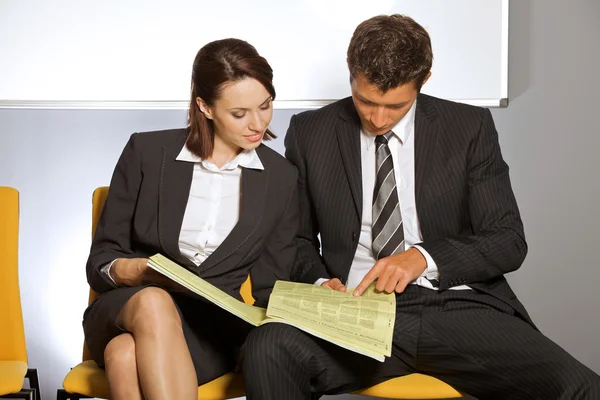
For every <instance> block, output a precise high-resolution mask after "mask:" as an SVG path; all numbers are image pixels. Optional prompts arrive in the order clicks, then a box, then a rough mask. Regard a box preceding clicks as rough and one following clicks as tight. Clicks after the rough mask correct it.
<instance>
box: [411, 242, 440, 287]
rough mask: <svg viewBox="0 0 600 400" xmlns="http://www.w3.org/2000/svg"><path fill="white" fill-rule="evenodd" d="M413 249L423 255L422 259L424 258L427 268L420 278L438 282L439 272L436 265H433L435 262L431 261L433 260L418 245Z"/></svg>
mask: <svg viewBox="0 0 600 400" xmlns="http://www.w3.org/2000/svg"><path fill="white" fill-rule="evenodd" d="M413 247H414V248H415V249H417V250H419V251H420V252H421V254H423V257H425V261H427V268H426V269H425V271H423V273H422V274H421V276H422V277H424V278H427V279H436V280H439V279H440V272H439V270H438V267H437V264H436V263H435V261H433V258H431V256H430V255H429V253H428V252H427V250H425V249H424V248H422V247H421V246H419V245H415V246H413Z"/></svg>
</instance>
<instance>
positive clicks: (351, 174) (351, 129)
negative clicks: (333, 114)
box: [335, 98, 363, 218]
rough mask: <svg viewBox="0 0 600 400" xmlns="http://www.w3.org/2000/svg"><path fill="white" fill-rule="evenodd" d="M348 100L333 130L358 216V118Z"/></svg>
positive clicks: (359, 189)
mask: <svg viewBox="0 0 600 400" xmlns="http://www.w3.org/2000/svg"><path fill="white" fill-rule="evenodd" d="M347 100H348V102H347V104H346V105H345V107H344V109H343V110H342V112H341V113H340V117H341V118H340V119H339V120H338V122H337V124H336V126H335V130H336V135H337V141H338V146H339V148H340V153H341V154H342V161H343V163H344V169H345V170H346V177H347V178H348V184H349V185H350V191H351V192H352V198H353V200H354V205H355V206H356V212H357V213H358V216H359V218H360V217H361V215H362V199H363V198H362V167H361V158H360V120H359V119H358V114H356V110H355V109H354V104H353V103H352V99H351V98H349V99H347Z"/></svg>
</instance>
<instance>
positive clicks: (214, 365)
mask: <svg viewBox="0 0 600 400" xmlns="http://www.w3.org/2000/svg"><path fill="white" fill-rule="evenodd" d="M145 287H147V286H135V287H121V288H117V289H113V290H111V291H108V292H105V293H102V294H101V295H100V296H99V297H98V298H97V299H96V300H94V302H93V303H92V304H90V306H89V307H88V308H87V309H86V310H85V313H84V315H83V331H84V334H85V342H86V344H87V346H88V348H89V350H90V353H91V355H92V359H93V360H94V361H96V363H97V364H98V365H99V366H100V367H102V368H104V349H105V348H106V346H107V345H108V342H110V341H111V340H112V339H113V338H114V337H116V336H118V335H120V334H122V333H126V332H127V330H125V329H124V328H123V327H122V326H119V324H117V318H118V316H119V313H120V312H121V309H123V307H124V306H125V304H126V303H127V301H128V300H129V299H130V298H131V296H133V295H134V294H136V293H137V292H138V291H140V290H142V289H144V288H145ZM170 294H171V297H172V298H173V301H174V303H175V305H176V306H177V310H178V311H179V315H180V317H181V322H182V326H183V333H184V336H185V340H186V342H187V345H188V348H189V350H190V354H191V356H192V360H193V362H194V367H195V368H196V376H197V377H198V384H199V385H201V384H203V383H206V382H209V381H211V380H213V379H216V378H218V377H219V376H221V375H224V374H226V373H228V372H231V371H233V370H234V369H235V366H236V359H237V354H238V352H239V349H240V347H241V346H242V344H243V343H244V340H245V339H246V336H247V335H248V333H249V332H250V329H252V328H253V326H252V325H250V324H249V323H247V322H245V321H243V320H242V319H240V318H238V317H236V316H234V315H232V314H230V313H229V312H227V311H225V310H223V309H222V308H220V307H217V306H215V305H214V304H212V303H210V302H208V301H206V300H204V299H202V298H200V297H192V295H188V294H181V293H170Z"/></svg>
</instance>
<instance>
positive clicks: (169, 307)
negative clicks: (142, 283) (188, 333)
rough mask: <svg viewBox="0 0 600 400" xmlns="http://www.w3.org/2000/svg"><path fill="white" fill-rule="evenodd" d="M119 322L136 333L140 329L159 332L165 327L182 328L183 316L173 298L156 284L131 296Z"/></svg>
mask: <svg viewBox="0 0 600 400" xmlns="http://www.w3.org/2000/svg"><path fill="white" fill-rule="evenodd" d="M119 322H120V323H121V324H122V325H123V327H124V328H125V329H127V330H129V331H131V332H133V333H134V334H135V333H136V331H140V330H146V331H148V332H154V333H157V332H158V331H159V330H161V329H164V328H167V329H170V328H173V327H174V328H176V329H181V317H180V316H179V312H178V311H177V306H176V305H175V303H174V301H173V298H172V297H171V295H170V294H169V293H168V292H166V291H165V290H163V289H161V288H158V287H154V286H150V287H147V288H144V289H142V290H140V291H139V292H137V293H136V294H134V295H133V296H131V298H130V299H129V300H128V301H127V303H126V304H125V306H124V307H123V310H122V311H121V314H120V315H119Z"/></svg>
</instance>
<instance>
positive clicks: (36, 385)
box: [25, 368, 42, 400]
mask: <svg viewBox="0 0 600 400" xmlns="http://www.w3.org/2000/svg"><path fill="white" fill-rule="evenodd" d="M25 378H27V379H29V387H30V388H31V389H34V390H35V400H42V391H41V390H40V379H39V376H38V372H37V369H36V368H29V369H28V370H27V374H25Z"/></svg>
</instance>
